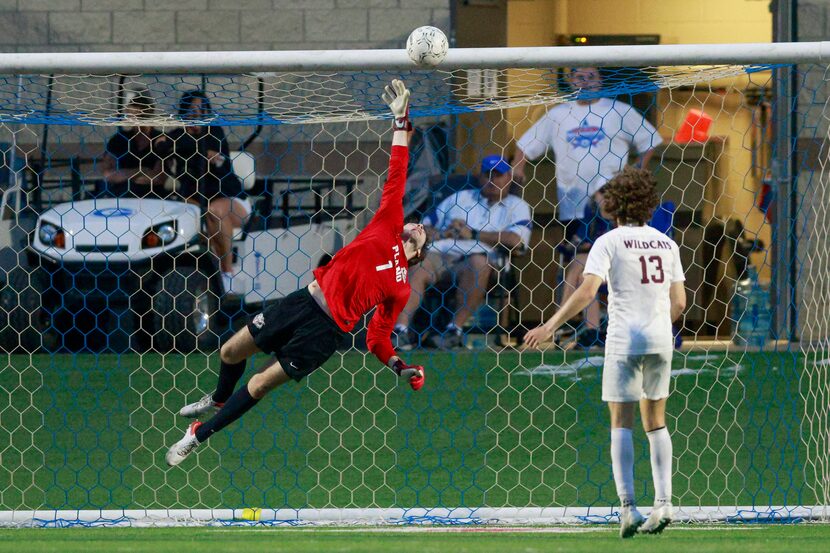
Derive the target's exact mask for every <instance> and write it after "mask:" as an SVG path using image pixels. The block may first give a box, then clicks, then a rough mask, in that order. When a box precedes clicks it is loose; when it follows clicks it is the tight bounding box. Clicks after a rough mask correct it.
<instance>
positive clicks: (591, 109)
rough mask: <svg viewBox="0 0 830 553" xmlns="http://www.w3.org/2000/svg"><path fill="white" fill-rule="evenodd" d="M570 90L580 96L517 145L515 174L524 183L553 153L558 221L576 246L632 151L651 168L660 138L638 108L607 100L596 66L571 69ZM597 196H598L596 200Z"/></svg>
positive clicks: (569, 287) (576, 268)
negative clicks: (535, 163) (593, 205)
mask: <svg viewBox="0 0 830 553" xmlns="http://www.w3.org/2000/svg"><path fill="white" fill-rule="evenodd" d="M568 82H569V83H570V85H571V87H572V88H573V89H574V90H575V91H577V93H578V94H579V95H580V96H582V97H581V98H579V99H577V100H575V101H571V102H566V103H564V104H559V105H556V106H554V107H553V108H551V109H550V110H549V111H548V112H547V113H546V114H545V115H544V116H542V118H541V119H539V120H538V121H537V122H536V123H535V124H534V125H533V126H532V127H531V128H530V129H529V130H528V131H527V132H526V133H524V135H522V137H521V138H520V139H519V141H518V142H517V144H516V146H517V151H516V162H515V167H514V176H515V178H516V180H518V181H519V182H522V181H523V180H524V177H525V164H526V163H527V160H534V159H537V158H539V157H540V156H542V155H543V154H544V153H545V152H546V151H547V150H548V148H551V149H552V150H553V155H554V159H555V162H556V188H557V196H558V199H559V204H558V219H559V220H560V221H561V222H563V223H564V224H565V240H566V241H568V242H570V244H572V245H575V244H576V242H577V237H578V235H580V234H581V235H583V236H584V235H585V233H587V232H588V229H587V227H588V225H589V224H590V220H589V219H588V218H587V216H586V209H588V208H589V205H588V204H589V201H590V200H591V199H592V197H594V196H595V194H596V192H597V191H598V190H599V189H600V188H602V186H603V185H604V184H605V183H606V182H607V181H608V180H609V179H610V178H612V177H613V176H614V175H615V174H616V173H617V172H619V171H620V170H621V169H622V168H623V166H624V165H626V163H627V162H628V156H629V153H630V151H631V150H632V149H634V150H635V151H636V152H637V154H638V155H639V157H638V159H637V166H638V167H646V166H647V165H648V162H649V160H650V159H651V156H652V155H653V154H654V148H655V147H656V146H658V145H660V144H661V143H662V139H661V138H660V135H659V134H658V133H657V130H656V129H655V128H654V126H652V125H651V123H649V122H648V121H647V120H646V119H645V118H644V117H643V116H642V115H641V114H640V113H639V112H638V111H637V110H635V109H634V108H633V107H631V106H629V105H628V104H626V103H624V102H620V101H618V100H613V99H609V98H603V97H601V96H600V94H599V93H600V91H601V90H602V78H601V76H600V73H599V70H598V69H597V68H596V67H576V68H572V69H571V71H570V73H569V75H568ZM596 199H597V198H594V200H595V201H596ZM584 259H585V255H577V256H575V260H576V263H572V264H571V265H573V267H571V266H569V267H568V268H567V269H566V286H565V291H564V294H563V298H562V301H563V303H564V302H565V301H567V299H568V298H569V297H570V295H571V293H572V292H573V290H575V289H576V285H577V284H578V278H579V275H581V273H582V267H583V265H582V264H580V262H581V263H584Z"/></svg>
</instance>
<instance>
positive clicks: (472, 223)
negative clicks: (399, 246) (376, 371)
mask: <svg viewBox="0 0 830 553" xmlns="http://www.w3.org/2000/svg"><path fill="white" fill-rule="evenodd" d="M479 182H480V185H481V186H480V188H476V189H471V190H461V191H460V192H456V193H455V194H452V195H450V196H448V197H447V198H445V199H444V200H443V201H442V202H441V203H440V204H439V205H438V207H437V208H436V209H435V210H434V211H433V212H431V213H428V214H427V215H426V216H425V217H424V220H423V221H422V223H423V224H424V226H425V228H426V230H427V234H428V236H429V237H430V240H432V245H431V246H430V248H429V253H428V254H427V257H426V259H424V261H423V263H421V264H420V265H419V266H418V267H413V268H412V269H411V270H410V274H409V284H410V286H411V288H412V292H411V294H410V297H409V303H407V304H406V307H404V309H403V311H402V312H401V314H400V317H399V318H398V323H397V325H396V326H395V333H396V336H397V338H398V349H403V350H406V349H411V348H412V347H413V346H414V345H415V344H416V343H417V337H416V336H415V335H414V334H413V333H412V332H410V330H409V324H410V321H411V320H412V317H413V316H414V314H415V312H416V311H417V309H418V306H419V305H420V303H421V299H422V298H423V295H424V291H425V290H426V289H427V288H428V287H429V286H431V285H432V284H435V282H436V281H437V280H438V279H439V278H440V277H441V276H442V275H443V274H444V273H445V272H447V271H451V272H453V273H454V274H455V282H456V288H457V291H456V305H457V307H456V308H457V310H456V312H455V314H454V316H453V320H452V322H451V323H450V324H448V325H447V327H446V329H445V330H444V331H443V333H442V336H440V337H439V340H438V345H439V346H440V347H442V348H454V347H459V346H461V345H463V332H462V330H461V328H462V326H463V325H464V323H465V322H466V321H467V319H469V318H470V316H471V315H473V314H474V313H475V312H476V310H477V309H478V308H479V306H481V304H482V303H483V302H484V299H485V296H486V294H487V285H488V283H489V281H490V276H491V274H492V272H493V267H492V265H491V264H490V262H489V261H490V260H491V259H492V257H493V256H495V255H501V254H500V253H499V252H497V251H496V248H500V249H506V250H508V251H510V250H514V249H517V248H526V247H527V245H528V241H529V240H530V230H531V227H532V222H531V215H530V206H529V205H528V204H527V202H525V201H524V200H522V199H521V198H519V197H518V196H515V195H513V194H510V185H511V184H512V182H513V172H512V168H511V167H510V164H509V163H508V162H507V161H506V160H504V159H502V157H501V156H499V155H491V156H487V157H485V158H484V159H483V160H482V162H481V174H480V176H479Z"/></svg>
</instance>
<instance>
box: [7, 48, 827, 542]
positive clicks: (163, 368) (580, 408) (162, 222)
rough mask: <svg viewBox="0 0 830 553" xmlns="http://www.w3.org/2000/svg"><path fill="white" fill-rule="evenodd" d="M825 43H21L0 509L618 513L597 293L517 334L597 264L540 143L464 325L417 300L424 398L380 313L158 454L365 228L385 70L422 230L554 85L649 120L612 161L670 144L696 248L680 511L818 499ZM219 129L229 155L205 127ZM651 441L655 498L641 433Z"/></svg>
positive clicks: (813, 503)
mask: <svg viewBox="0 0 830 553" xmlns="http://www.w3.org/2000/svg"><path fill="white" fill-rule="evenodd" d="M828 49H830V43H799V44H731V45H697V46H642V47H639V46H630V47H629V46H623V47H612V48H611V47H608V48H606V47H561V48H518V49H517V48H505V49H455V50H451V51H450V53H449V54H448V56H447V58H446V60H445V61H444V63H443V64H442V65H440V66H439V67H438V68H436V69H434V70H422V69H418V68H416V67H414V66H413V65H412V64H411V62H410V61H409V60H408V58H407V57H406V53H405V52H404V51H403V50H400V51H398V50H381V51H338V52H329V51H319V52H210V53H118V54H110V53H107V54H94V53H89V54H0V74H2V75H1V76H0V149H2V151H3V167H2V171H0V187H2V205H0V269H2V270H0V350H2V351H3V355H2V357H0V525H19V526H49V527H54V526H73V525H148V524H149V525H166V524H271V525H304V524H323V523H330V524H352V523H362V524H400V523H415V524H422V523H423V524H427V523H435V524H438V523H445V524H480V523H501V524H507V523H594V522H596V523H603V522H609V521H614V520H616V517H617V514H618V505H617V498H616V493H615V489H614V481H613V478H612V475H611V468H610V457H609V453H608V441H609V438H608V422H607V415H606V414H605V413H606V410H605V407H604V405H603V404H602V402H601V400H600V384H601V367H602V347H601V342H599V341H595V342H593V343H586V340H585V336H586V334H588V335H589V336H590V334H589V333H587V332H586V329H587V328H588V327H589V321H588V317H590V316H591V315H589V314H586V315H585V316H584V317H583V318H582V319H581V320H577V321H574V322H573V323H572V325H571V328H570V330H571V332H566V333H562V334H561V335H559V336H557V343H556V345H552V346H551V347H550V348H549V349H547V350H545V351H543V352H531V351H526V350H523V348H522V345H521V342H520V339H521V336H522V335H523V333H524V330H525V329H528V328H532V327H533V326H535V325H536V324H538V323H539V322H540V321H541V320H543V318H545V317H548V316H550V315H551V314H552V312H553V309H554V306H555V305H558V304H559V303H560V302H561V301H562V298H563V296H564V295H565V294H567V293H568V290H567V289H568V287H569V286H570V283H571V281H570V280H569V279H572V278H573V275H574V274H578V273H579V272H580V271H578V270H577V271H576V273H574V272H573V271H574V270H575V269H578V267H579V264H580V263H581V262H582V261H581V259H582V258H581V257H580V255H581V253H582V252H583V250H580V249H579V246H580V244H577V243H575V241H574V239H573V237H572V236H567V235H566V232H565V228H566V226H567V221H566V220H564V218H563V216H562V210H561V203H562V201H563V198H561V197H560V194H561V193H560V192H559V187H558V186H557V179H556V172H557V169H558V166H557V164H558V163H561V162H562V160H555V159H554V157H553V155H552V153H551V152H549V151H544V152H542V153H540V155H538V156H535V157H534V158H533V159H531V160H530V161H529V162H528V163H527V165H526V166H525V168H524V179H523V181H522V182H518V180H517V182H514V184H513V190H512V192H513V193H514V194H515V195H517V196H518V197H520V198H521V199H522V200H523V201H524V202H526V203H527V204H528V205H529V207H530V209H531V212H532V222H531V226H532V229H531V233H530V237H529V239H528V240H527V241H526V244H523V246H522V247H518V248H513V249H511V250H506V249H504V250H503V249H500V248H494V250H493V252H492V253H491V254H490V255H489V257H488V262H489V263H488V264H487V267H488V268H487V271H488V274H487V278H486V279H483V280H485V281H486V283H487V284H486V293H485V294H484V299H483V301H482V302H480V303H479V304H476V305H471V306H468V307H469V309H468V310H469V311H470V312H471V315H470V316H469V317H466V319H464V320H463V321H462V323H461V328H462V338H461V340H460V343H456V344H454V347H443V348H442V347H440V346H441V345H442V344H445V342H442V341H441V338H442V337H443V335H444V334H445V333H446V330H447V325H448V324H449V323H451V322H453V321H455V319H454V316H455V315H456V314H457V313H458V311H459V309H460V308H461V306H460V305H459V302H461V303H463V302H465V301H468V298H469V297H472V296H473V295H474V294H470V293H469V292H470V290H463V289H461V291H460V292H459V287H461V286H463V279H457V280H455V281H453V279H452V278H450V279H448V280H447V281H446V282H445V281H443V280H442V281H440V282H438V283H437V284H436V285H435V286H434V287H432V288H430V289H429V290H427V291H426V292H425V293H424V297H423V298H422V301H421V303H420V307H419V309H418V311H417V312H416V313H413V316H412V319H411V322H410V324H409V329H410V330H411V332H412V336H411V339H412V342H413V344H414V348H413V350H412V351H408V352H405V353H404V354H403V355H404V356H405V357H406V358H407V359H412V360H414V361H416V362H418V363H420V364H423V365H424V366H425V367H426V370H427V382H426V385H425V387H424V389H423V390H421V391H420V392H419V393H417V394H413V393H411V392H410V391H409V389H408V387H403V386H400V385H399V384H398V383H397V381H396V379H395V378H394V375H393V374H392V373H391V371H389V370H388V369H386V368H384V367H381V366H380V365H379V363H378V362H377V361H376V360H375V359H374V357H373V356H372V355H370V354H368V353H367V352H366V349H365V342H364V334H365V332H364V331H363V330H359V331H358V332H356V333H355V334H354V335H353V336H350V337H349V339H348V343H344V344H343V346H342V348H341V349H340V351H339V353H338V354H336V355H335V356H334V358H332V360H331V361H329V362H328V363H327V364H326V365H325V366H324V367H323V368H322V369H320V370H318V371H316V372H315V373H314V374H312V375H311V376H310V377H309V378H308V379H307V380H306V381H304V382H303V383H302V384H301V385H296V386H285V387H283V388H281V389H280V390H279V392H278V393H275V394H273V395H269V396H267V399H265V400H264V401H262V402H261V403H260V404H259V405H257V407H256V408H255V409H254V410H253V411H252V412H251V413H249V414H248V416H246V417H245V418H244V419H243V420H242V421H240V422H239V423H237V424H236V425H235V426H233V427H230V428H228V429H227V430H226V431H225V432H223V433H222V434H221V435H217V436H216V437H215V438H213V439H212V440H211V441H210V442H209V443H208V444H207V446H206V447H204V448H202V449H200V451H199V454H198V455H197V456H195V458H194V459H189V460H188V461H187V463H186V464H183V465H182V466H180V467H177V468H174V469H168V468H167V467H166V466H165V464H164V452H165V451H166V448H167V446H168V445H169V444H170V443H172V442H173V441H175V440H177V439H178V437H179V436H180V434H181V430H182V429H183V428H184V424H185V423H184V421H182V420H181V419H180V418H179V417H178V416H177V414H176V413H177V412H178V410H179V408H180V407H181V406H182V405H184V404H185V403H187V402H190V401H195V400H196V399H198V398H199V397H201V396H202V394H204V393H205V392H207V391H209V390H210V389H212V386H214V383H215V374H216V372H217V370H218V366H219V359H218V355H217V353H216V352H217V348H218V346H219V344H221V342H222V340H223V339H225V338H227V337H229V336H230V334H231V333H232V332H233V330H234V329H236V328H239V326H240V325H241V324H243V322H244V321H245V318H246V317H249V316H252V315H254V314H256V313H257V312H258V311H259V310H260V309H261V308H262V306H263V304H265V303H267V302H269V301H273V300H274V299H276V298H279V297H282V296H284V295H286V294H288V293H290V292H292V291H294V290H296V289H297V288H299V287H301V286H305V285H307V284H308V283H309V282H310V281H311V280H312V278H313V277H312V274H311V271H312V270H313V269H314V268H316V267H317V266H318V265H320V264H323V263H325V262H326V261H327V259H329V258H330V256H332V255H334V254H335V253H336V252H337V251H338V249H339V248H341V247H342V246H343V245H344V244H346V243H348V242H349V240H351V239H352V238H353V237H354V236H355V235H356V234H357V232H358V231H359V230H360V229H361V228H363V226H364V225H365V224H366V222H367V221H368V220H369V219H370V218H371V216H372V213H373V210H374V209H375V208H376V207H377V205H378V202H379V197H380V189H381V187H382V185H383V182H384V177H385V175H384V171H385V170H386V161H387V159H388V152H387V149H388V145H389V140H390V138H389V137H390V132H389V117H390V116H389V114H388V112H387V109H386V106H385V105H384V104H383V102H382V101H381V99H380V93H381V91H382V90H383V86H384V85H385V84H386V83H388V81H389V80H391V79H392V78H402V79H403V80H404V81H405V82H406V83H407V85H408V86H409V88H410V89H411V90H412V104H411V114H412V117H413V121H414V124H415V127H416V131H415V133H414V135H413V137H412V142H411V144H410V150H411V163H410V173H409V179H408V183H407V192H406V198H405V203H404V207H405V211H406V213H407V215H408V216H410V217H411V218H412V219H413V220H414V219H421V218H423V217H424V216H426V215H427V214H428V213H430V211H431V210H434V209H435V207H436V206H438V205H439V204H440V202H441V201H442V200H444V199H445V198H448V197H450V196H451V195H452V194H455V193H456V192H459V191H462V190H466V189H471V190H474V191H475V190H477V189H478V187H479V186H480V184H481V181H480V179H479V173H480V172H481V169H480V168H481V163H482V160H483V159H484V158H486V157H488V156H493V155H496V156H500V157H501V158H502V159H503V160H504V161H505V162H508V163H511V162H512V160H513V159H515V155H516V143H517V140H519V138H520V137H522V136H523V135H524V134H525V133H526V132H528V130H529V129H530V128H531V126H532V125H533V124H534V123H535V122H536V121H537V120H539V118H540V117H542V116H543V115H545V114H546V113H547V112H548V111H550V110H551V109H554V108H556V107H557V106H562V105H568V103H573V104H579V105H581V106H591V105H594V104H593V102H594V101H596V100H599V99H606V101H609V102H613V103H614V106H615V108H614V109H617V110H623V111H624V112H625V113H623V114H622V115H623V116H625V114H626V113H631V114H636V116H637V117H639V121H640V123H638V124H637V125H636V126H635V128H634V129H633V130H630V129H629V130H626V129H622V128H620V129H617V131H615V132H619V133H628V134H629V135H631V137H633V136H634V135H638V134H639V132H640V130H641V129H643V128H653V129H654V131H653V132H652V134H651V135H650V138H649V140H648V141H647V142H648V144H646V145H645V147H641V146H638V147H637V148H634V147H632V149H631V150H630V151H629V152H625V151H623V152H622V153H619V152H618V153H615V154H614V155H617V156H618V159H617V163H618V164H619V165H620V166H622V164H624V163H628V162H629V161H630V162H631V163H633V162H634V161H635V158H636V157H637V155H638V154H642V153H644V152H645V151H648V152H650V159H649V160H648V167H649V168H650V169H651V170H652V171H653V172H654V174H655V176H656V178H657V180H658V183H659V187H660V194H661V202H662V204H661V208H660V210H659V211H658V215H659V219H660V220H659V221H657V220H655V221H654V222H653V223H654V225H655V226H658V225H659V226H660V228H661V230H663V231H664V232H666V233H667V234H670V235H672V236H673V238H674V240H675V241H677V243H678V244H680V247H681V256H682V259H683V263H684V266H685V267H686V271H687V274H686V276H687V290H688V294H689V309H688V310H687V312H686V314H685V315H684V317H683V319H682V320H681V322H680V324H678V326H677V328H676V331H677V342H678V343H677V345H678V350H677V352H676V353H675V357H674V366H673V371H672V385H671V393H672V395H671V397H670V398H669V408H668V412H669V415H670V418H669V428H670V430H671V432H672V436H673V440H674V456H675V459H674V467H675V471H674V474H675V476H674V502H675V505H676V507H677V509H678V515H679V518H680V519H681V520H686V521H729V522H744V521H748V522H767V521H769V522H777V521H785V522H786V521H794V520H800V519H821V518H826V517H827V516H828V514H830V513H829V512H828V505H830V377H829V376H828V367H830V356H829V355H828V351H827V350H828V345H827V344H828V339H830V321H828V318H827V311H828V305H829V304H830V263H829V260H830V256H829V255H828V240H827V224H828V221H830V216H828V208H827V206H828V205H830V192H828V174H830V168H828V166H827V164H828V147H830V145H828V132H830V126H829V125H828V120H830V114H828V113H827V108H826V105H827V100H828V93H827V90H828V83H827V81H828V76H827V75H828V73H827V71H828V69H827V59H828V57H829V56H830V50H828ZM574 67H596V68H598V69H597V76H598V77H597V80H598V81H599V83H600V84H599V85H598V86H596V87H595V88H580V87H576V86H574V84H573V81H572V80H571V79H569V76H570V69H571V68H574ZM586 109H587V110H588V113H589V114H590V113H591V108H590V107H588V108H586ZM219 129H221V132H220V131H219ZM562 132H566V133H571V134H569V135H568V137H569V138H568V139H569V140H576V141H582V142H584V143H585V145H586V148H587V147H589V146H590V145H592V144H594V143H595V141H599V140H603V139H610V138H614V137H612V136H609V135H608V132H609V131H608V130H607V129H604V128H603V125H602V121H600V122H599V123H596V122H594V121H592V120H590V116H586V117H585V119H584V121H580V123H579V125H578V126H577V127H576V128H574V129H570V128H568V129H562ZM220 134H221V136H224V137H225V142H224V143H225V146H222V148H223V150H222V151H219V152H217V151H216V149H215V148H211V147H208V146H206V144H208V142H209V140H212V139H215V140H216V142H215V143H216V144H220V143H221V142H222V141H221V136H220ZM205 137H213V138H212V139H211V138H205ZM638 150H641V151H638ZM217 153H218V154H219V155H220V156H221V158H217V157H216V154H217ZM629 154H630V156H631V159H630V160H628V159H626V156H628V155H629ZM609 155H610V154H609ZM528 157H531V156H528ZM217 159H218V160H219V161H216V160H217ZM210 164H214V165H215V167H216V168H213V166H211V165H210ZM220 167H223V169H222V171H223V173H222V174H221V175H218V176H217V174H216V173H217V171H219V168H220ZM226 178H227V179H228V182H230V184H229V186H232V187H236V188H234V190H235V192H234V195H237V196H239V197H240V199H242V198H243V197H244V202H241V204H242V208H244V209H245V214H246V216H245V217H243V221H242V223H241V224H239V225H237V226H236V227H235V228H234V229H233V235H232V237H231V238H230V247H229V248H228V247H227V244H225V246H223V245H222V244H221V243H218V242H216V239H215V236H214V235H215V229H214V230H213V231H212V230H211V227H210V216H208V215H206V213H207V212H208V211H209V210H210V203H211V202H212V201H215V200H216V197H217V193H216V192H215V190H214V192H212V193H207V192H205V191H204V190H205V188H204V187H208V186H209V185H208V184H206V182H208V181H210V182H213V181H211V180H210V179H214V180H217V181H222V182H223V183H224V182H225V181H224V180H223V179H226ZM485 180H486V179H485ZM217 186H218V185H217ZM222 186H225V184H222ZM211 190H213V189H211ZM211 194H213V195H211ZM584 195H586V196H587V191H585V193H584ZM586 199H587V198H586ZM586 213H588V212H586ZM586 217H588V218H589V219H590V218H591V217H595V215H586ZM586 226H587V225H586ZM496 230H498V229H496ZM586 232H589V233H590V232H592V231H590V230H586ZM223 248H224V249H223ZM222 273H227V274H228V275H230V276H231V277H232V282H233V284H232V289H231V290H228V288H227V286H228V285H227V283H226V282H225V280H224V279H225V278H226V277H227V275H226V276H223V275H222ZM600 303H602V302H600ZM598 316H599V319H598V324H599V328H600V331H599V332H598V333H597V339H598V340H601V335H602V332H601V328H602V325H603V321H604V318H605V315H604V312H603V309H602V305H600V309H599V315H598ZM363 326H364V325H358V329H362V328H363ZM591 328H594V327H593V326H591ZM264 361H265V359H264V358H262V356H260V358H259V359H255V364H256V365H257V366H259V365H260V364H262V363H263V362H264ZM404 388H406V389H404ZM635 456H636V474H637V478H638V482H641V484H639V485H638V488H637V495H638V500H639V502H640V503H642V504H648V503H649V502H650V501H651V497H652V496H651V493H652V490H651V483H650V480H647V478H646V477H647V475H648V474H649V472H648V466H649V460H648V447H647V441H646V439H645V436H644V434H643V433H642V431H640V430H637V431H635Z"/></svg>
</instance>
